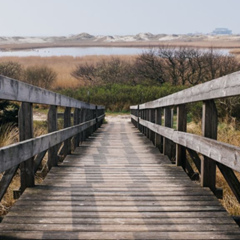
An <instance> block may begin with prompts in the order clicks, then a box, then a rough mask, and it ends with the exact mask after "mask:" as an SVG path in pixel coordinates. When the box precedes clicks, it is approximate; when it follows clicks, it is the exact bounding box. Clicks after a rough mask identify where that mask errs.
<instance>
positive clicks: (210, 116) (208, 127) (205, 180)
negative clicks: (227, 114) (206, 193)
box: [201, 100, 218, 192]
mask: <svg viewBox="0 0 240 240" xmlns="http://www.w3.org/2000/svg"><path fill="white" fill-rule="evenodd" d="M217 124H218V116H217V108H216V105H215V102H214V100H208V101H204V102H203V114H202V135H203V136H204V137H207V138H212V139H217ZM201 185H202V186H203V187H209V188H210V189H211V190H212V191H213V192H215V190H216V163H215V162H214V161H213V160H211V159H210V158H208V157H206V156H204V159H203V160H202V164H201Z"/></svg>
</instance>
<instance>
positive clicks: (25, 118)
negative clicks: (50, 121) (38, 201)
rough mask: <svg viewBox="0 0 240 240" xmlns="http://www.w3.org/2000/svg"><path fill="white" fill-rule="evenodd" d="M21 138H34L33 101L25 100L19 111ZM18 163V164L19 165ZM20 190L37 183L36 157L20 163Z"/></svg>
mask: <svg viewBox="0 0 240 240" xmlns="http://www.w3.org/2000/svg"><path fill="white" fill-rule="evenodd" d="M18 127H19V140H20V141H24V140H27V139H30V138H33V110H32V103H26V102H23V103H22V105H21V107H20V109H19V113H18ZM18 164H19V163H18ZM18 164H17V165H18ZM20 171H21V174H20V183H21V186H20V191H21V192H24V190H25V189H26V188H27V187H33V186H34V185H35V183H34V182H35V178H34V175H35V172H34V158H33V156H32V157H30V158H25V161H23V162H21V164H20Z"/></svg>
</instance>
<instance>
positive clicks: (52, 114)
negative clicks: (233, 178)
mask: <svg viewBox="0 0 240 240" xmlns="http://www.w3.org/2000/svg"><path fill="white" fill-rule="evenodd" d="M57 130H58V127H57V106H50V108H49V111H48V132H49V133H51V132H54V131H57ZM57 151H58V147H57V146H54V147H51V148H49V150H48V162H47V165H48V169H49V170H50V169H51V168H52V166H57V164H58V155H57Z"/></svg>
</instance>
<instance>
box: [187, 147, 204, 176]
mask: <svg viewBox="0 0 240 240" xmlns="http://www.w3.org/2000/svg"><path fill="white" fill-rule="evenodd" d="M187 151H188V153H189V155H190V157H191V158H192V160H193V162H194V164H195V166H196V167H197V170H198V171H199V173H201V159H200V157H199V156H198V154H197V153H196V152H195V151H193V150H192V149H190V148H187Z"/></svg>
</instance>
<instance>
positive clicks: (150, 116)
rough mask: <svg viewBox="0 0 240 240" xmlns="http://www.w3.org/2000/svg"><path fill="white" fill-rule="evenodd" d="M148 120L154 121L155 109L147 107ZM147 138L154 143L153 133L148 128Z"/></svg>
mask: <svg viewBox="0 0 240 240" xmlns="http://www.w3.org/2000/svg"><path fill="white" fill-rule="evenodd" d="M149 121H150V122H152V123H155V109H149ZM149 139H150V140H151V141H152V143H153V144H154V145H155V133H154V132H153V131H151V130H149Z"/></svg>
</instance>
